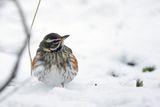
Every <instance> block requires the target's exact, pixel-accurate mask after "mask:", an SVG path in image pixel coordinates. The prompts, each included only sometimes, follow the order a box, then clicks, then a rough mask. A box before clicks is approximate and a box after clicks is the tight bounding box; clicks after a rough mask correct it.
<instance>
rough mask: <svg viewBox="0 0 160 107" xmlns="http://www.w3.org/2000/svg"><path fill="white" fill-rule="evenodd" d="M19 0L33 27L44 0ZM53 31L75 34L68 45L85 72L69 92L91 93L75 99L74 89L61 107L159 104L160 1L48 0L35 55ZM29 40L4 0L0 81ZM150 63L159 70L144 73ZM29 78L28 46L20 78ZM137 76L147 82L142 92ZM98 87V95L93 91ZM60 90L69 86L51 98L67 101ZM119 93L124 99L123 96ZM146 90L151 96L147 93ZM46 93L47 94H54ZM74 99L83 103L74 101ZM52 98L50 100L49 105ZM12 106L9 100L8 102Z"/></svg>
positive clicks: (35, 34) (37, 28) (35, 36)
mask: <svg viewBox="0 0 160 107" xmlns="http://www.w3.org/2000/svg"><path fill="white" fill-rule="evenodd" d="M19 2H20V3H21V5H22V7H23V10H24V12H25V17H26V19H27V24H28V26H29V27H30V25H31V22H32V19H33V16H34V12H35V9H36V6H37V3H38V0H19ZM51 32H54V33H58V34H60V35H66V34H67V35H68V34H69V35H70V37H69V38H68V39H66V41H65V44H66V45H67V46H69V47H70V48H71V49H72V50H73V53H74V54H75V56H76V57H77V59H78V62H79V74H78V76H77V77H76V79H75V80H74V81H73V82H72V83H70V84H69V85H68V86H67V90H72V91H76V92H75V95H81V93H86V94H88V96H82V97H80V96H77V97H75V96H70V94H73V93H72V92H70V91H69V92H68V94H66V95H65V96H63V94H62V98H64V99H65V100H64V102H65V103H56V106H63V105H68V106H71V105H72V106H73V105H74V104H80V105H81V106H83V107H84V106H85V105H86V107H87V106H88V107H89V106H90V107H91V106H93V107H100V106H101V107H103V106H104V107H105V106H106V105H108V106H111V107H112V106H113V107H115V105H120V106H123V107H124V106H126V107H127V106H130V107H131V106H133V107H135V106H139V107H140V106H142V107H143V106H144V107H146V106H147V107H151V106H152V107H156V106H157V107H158V104H160V103H159V102H157V101H158V100H160V94H159V93H158V92H159V91H155V90H157V89H159V88H160V78H159V75H160V72H159V71H160V70H159V66H160V63H159V60H160V48H159V46H160V36H159V35H160V0H98V1H97V0H42V2H41V5H40V8H39V11H38V14H37V17H36V20H35V23H34V26H33V29H32V37H31V54H32V57H34V55H35V54H36V50H37V48H38V46H39V43H40V42H41V40H42V39H43V37H44V36H45V35H47V34H48V33H51ZM24 39H25V35H24V32H23V28H22V26H21V21H20V17H19V16H18V13H17V9H16V7H15V6H14V4H13V3H12V2H11V1H9V0H7V1H5V0H1V1H0V69H1V70H0V83H2V82H4V80H5V79H6V77H7V76H8V75H9V74H10V71H11V69H12V66H13V64H14V62H15V59H16V56H15V53H16V52H17V51H18V50H19V49H20V47H21V46H22V43H23V42H24ZM146 67H152V68H154V70H153V71H154V72H149V73H148V72H147V73H144V69H145V68H146ZM28 77H30V61H29V56H28V50H27V49H26V50H25V52H24V53H23V58H22V59H21V63H20V68H19V71H18V76H17V78H16V82H17V83H19V82H21V81H23V80H24V79H25V78H28ZM137 79H140V80H142V81H143V82H144V88H142V89H141V90H140V92H139V91H137V89H135V87H136V85H135V84H136V80H137ZM94 84H97V85H96V86H98V88H97V89H94V88H93V87H92V86H93V85H94ZM126 87H127V89H126ZM128 88H129V89H128ZM79 89H81V92H80V90H79ZM24 90H25V89H24ZM53 90H54V89H53ZM53 90H52V91H53ZM99 90H100V91H99ZM126 90H127V95H126ZM56 91H58V90H57V89H55V90H54V92H56ZM98 91H99V94H96V97H97V98H95V96H93V95H94V94H95V93H97V92H98ZM25 92H26V91H25ZM27 92H28V93H29V92H30V91H27ZM152 92H153V93H152ZM51 93H53V92H51ZM59 93H66V90H62V89H61V91H60V92H59V91H58V92H57V94H55V95H54V97H53V96H50V97H51V98H53V99H55V100H56V101H59V102H61V100H60V99H61V97H60V98H59V97H58V98H59V99H57V96H59ZM119 93H120V94H121V96H123V97H119V96H117V95H118V94H119ZM131 93H132V94H131ZM133 93H136V94H139V96H140V98H139V99H137V97H136V95H135V94H133ZM146 93H151V94H149V95H148V96H147V94H146ZM108 94H109V96H108ZM16 95H18V96H20V97H22V98H24V99H25V98H26V96H27V95H25V93H23V95H21V94H16ZM45 95H46V97H47V95H48V93H47V94H45ZM49 95H50V93H49ZM112 96H113V97H112ZM34 97H35V98H36V95H35V96H34ZM40 98H41V97H40ZM43 98H45V97H43ZM43 98H42V100H43ZM70 98H71V99H72V98H75V101H79V102H78V103H77V102H74V103H73V102H71V103H68V102H67V101H68V99H70ZM98 98H99V99H98ZM102 98H103V100H102ZM27 99H29V98H28V97H27ZM96 99H97V100H96ZM127 99H129V100H127ZM27 101H30V100H27ZM107 101H108V102H107ZM112 101H113V102H112ZM8 102H17V103H16V104H17V105H18V104H19V103H20V102H19V100H16V99H14V97H13V98H12V99H10V100H9V101H8ZM50 102H51V101H50V100H49V101H48V103H49V104H50ZM84 102H85V103H84ZM146 102H147V103H146ZM25 103H26V101H21V104H25ZM72 103H73V104H72ZM37 104H38V101H37V103H36V101H35V104H33V107H34V106H35V105H37ZM6 105H7V106H8V103H6V104H4V106H6ZM44 105H45V103H44ZM51 105H55V104H52V103H51ZM30 106H32V105H29V107H30ZM45 106H46V105H45ZM46 107H48V106H46Z"/></svg>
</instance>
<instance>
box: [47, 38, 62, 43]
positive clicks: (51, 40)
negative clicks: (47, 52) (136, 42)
mask: <svg viewBox="0 0 160 107" xmlns="http://www.w3.org/2000/svg"><path fill="white" fill-rule="evenodd" d="M58 40H61V39H47V40H46V42H48V43H49V42H53V41H58Z"/></svg>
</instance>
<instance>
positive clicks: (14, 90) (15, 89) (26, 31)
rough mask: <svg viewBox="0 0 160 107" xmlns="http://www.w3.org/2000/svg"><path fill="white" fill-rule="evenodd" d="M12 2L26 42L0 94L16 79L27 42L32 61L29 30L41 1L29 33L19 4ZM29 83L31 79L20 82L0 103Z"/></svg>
mask: <svg viewBox="0 0 160 107" xmlns="http://www.w3.org/2000/svg"><path fill="white" fill-rule="evenodd" d="M13 2H14V3H15V6H16V7H17V9H18V13H19V15H20V17H21V20H22V25H23V28H24V31H25V34H26V36H27V37H26V40H25V42H24V45H23V47H22V49H21V50H20V52H19V53H18V54H17V56H18V58H17V61H16V64H15V66H14V69H13V71H12V74H11V76H10V78H9V79H8V80H7V82H6V83H5V84H4V85H3V86H2V87H1V88H0V93H1V92H2V91H4V89H5V88H6V87H7V86H8V85H9V83H10V82H11V81H12V80H13V79H14V78H15V77H16V74H17V69H18V66H19V62H20V59H21V56H22V53H23V51H24V49H25V46H26V45H27V42H28V49H29V56H30V61H32V58H31V53H30V45H29V44H30V42H29V41H30V35H31V30H32V27H33V24H34V20H35V18H36V14H37V12H38V8H39V5H40V2H41V0H39V3H38V6H37V9H36V12H35V15H34V18H33V21H32V24H31V28H30V32H29V30H28V27H27V23H26V19H25V17H24V13H23V10H22V8H21V6H20V4H19V2H18V1H17V0H13ZM31 63H32V62H31ZM29 81H31V77H29V78H27V79H25V80H24V81H22V82H21V83H20V84H19V85H18V86H16V87H15V88H13V89H12V90H11V91H9V92H8V93H7V94H5V95H3V96H2V97H1V98H0V102H2V101H4V100H5V99H6V98H8V97H9V96H11V94H13V93H15V92H16V91H17V90H18V89H20V88H22V87H23V86H24V85H26V83H29Z"/></svg>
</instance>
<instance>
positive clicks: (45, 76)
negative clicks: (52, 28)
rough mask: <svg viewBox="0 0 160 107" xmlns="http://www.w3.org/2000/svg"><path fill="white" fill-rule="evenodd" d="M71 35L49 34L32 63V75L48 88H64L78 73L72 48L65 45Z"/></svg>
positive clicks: (41, 43) (40, 45)
mask: <svg viewBox="0 0 160 107" xmlns="http://www.w3.org/2000/svg"><path fill="white" fill-rule="evenodd" d="M68 37H69V35H64V36H60V35H59V34H57V33H49V34H47V35H46V36H45V37H44V38H43V40H42V41H41V42H40V44H39V48H38V49H37V52H36V55H35V57H34V59H33V61H32V72H31V75H32V76H33V77H35V78H37V79H38V80H39V81H40V82H42V83H44V84H46V85H48V86H62V87H64V84H66V83H69V82H71V81H72V80H73V79H74V78H75V77H76V75H77V73H78V62H77V59H76V57H75V56H74V54H73V52H72V50H71V48H69V47H67V46H66V45H64V40H65V39H66V38H68Z"/></svg>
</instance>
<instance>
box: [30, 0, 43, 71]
mask: <svg viewBox="0 0 160 107" xmlns="http://www.w3.org/2000/svg"><path fill="white" fill-rule="evenodd" d="M40 3H41V0H39V2H38V5H37V8H36V11H35V13H34V17H33V20H32V24H31V27H30V34H31V33H32V28H33V24H34V21H35V19H36V15H37V12H38V9H39V6H40ZM30 39H31V38H28V54H29V58H30V63H31V74H32V56H31V50H30Z"/></svg>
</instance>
